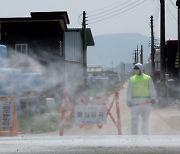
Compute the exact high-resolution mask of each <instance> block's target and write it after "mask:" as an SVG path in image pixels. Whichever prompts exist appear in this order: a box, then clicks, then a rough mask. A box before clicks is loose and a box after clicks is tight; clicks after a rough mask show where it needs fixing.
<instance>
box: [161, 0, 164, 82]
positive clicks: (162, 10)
mask: <svg viewBox="0 0 180 154" xmlns="http://www.w3.org/2000/svg"><path fill="white" fill-rule="evenodd" d="M160 3H161V11H160V12H161V23H160V45H161V47H160V66H161V81H162V82H163V83H164V82H165V0H160Z"/></svg>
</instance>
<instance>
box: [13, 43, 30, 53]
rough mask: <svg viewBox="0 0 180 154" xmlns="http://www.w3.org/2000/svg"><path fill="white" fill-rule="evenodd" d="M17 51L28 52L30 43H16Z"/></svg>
mask: <svg viewBox="0 0 180 154" xmlns="http://www.w3.org/2000/svg"><path fill="white" fill-rule="evenodd" d="M15 51H16V53H20V54H28V45H27V44H15Z"/></svg>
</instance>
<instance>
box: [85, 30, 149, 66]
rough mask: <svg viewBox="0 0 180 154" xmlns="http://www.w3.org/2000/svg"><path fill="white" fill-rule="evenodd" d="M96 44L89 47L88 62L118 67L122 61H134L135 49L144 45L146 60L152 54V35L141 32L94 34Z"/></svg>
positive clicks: (145, 60)
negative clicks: (150, 45) (150, 42)
mask: <svg viewBox="0 0 180 154" xmlns="http://www.w3.org/2000/svg"><path fill="white" fill-rule="evenodd" d="M94 41H95V46H93V47H88V52H87V61H88V64H102V65H103V67H116V66H117V65H119V64H120V62H124V63H133V62H134V60H133V53H134V50H135V49H137V45H138V48H139V49H140V46H141V45H143V50H144V62H147V59H148V57H149V55H150V47H149V41H150V37H148V36H144V35H142V34H139V33H121V34H106V35H100V36H94Z"/></svg>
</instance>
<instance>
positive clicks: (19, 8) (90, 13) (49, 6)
mask: <svg viewBox="0 0 180 154" xmlns="http://www.w3.org/2000/svg"><path fill="white" fill-rule="evenodd" d="M159 1H160V0H0V2H1V3H0V17H20V16H30V12H33V11H67V13H68V15H69V19H70V25H68V27H81V25H80V23H81V16H80V15H81V13H82V12H83V11H86V12H87V17H88V22H87V23H88V27H89V28H91V30H92V33H93V35H94V36H96V35H103V34H117V33H130V32H136V33H141V34H143V35H146V36H150V16H151V15H153V17H154V32H155V36H156V37H159V29H160V28H159V27H160V24H159V20H160V15H159V11H160V2H159ZM165 1H166V39H177V8H176V0H165ZM78 17H79V20H78Z"/></svg>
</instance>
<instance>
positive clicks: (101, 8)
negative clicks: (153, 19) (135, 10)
mask: <svg viewBox="0 0 180 154" xmlns="http://www.w3.org/2000/svg"><path fill="white" fill-rule="evenodd" d="M129 1H131V0H129ZM120 2H121V1H118V2H115V3H112V4H110V5H108V6H105V7H103V8H100V9H98V10H94V11H91V12H88V14H91V13H92V14H93V13H94V12H99V11H101V10H104V9H106V8H109V7H110V6H113V5H115V4H118V3H120Z"/></svg>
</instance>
